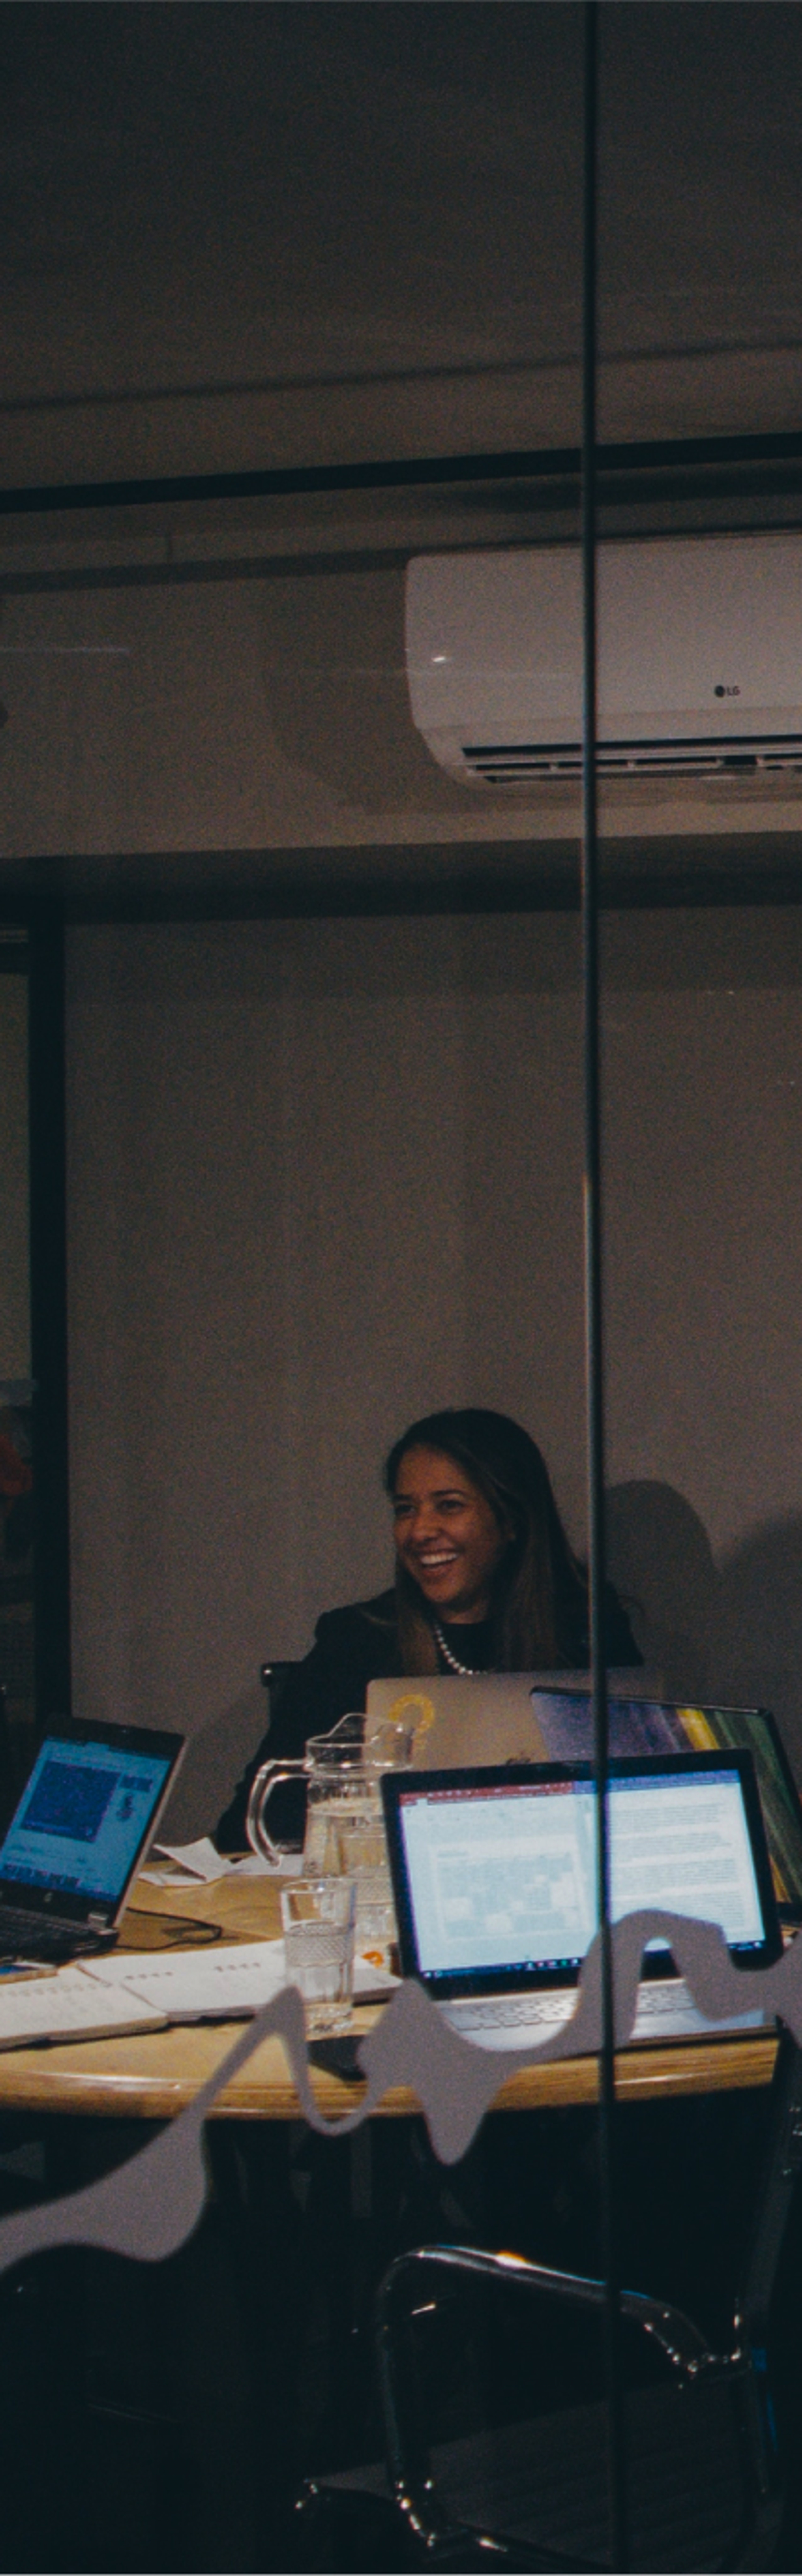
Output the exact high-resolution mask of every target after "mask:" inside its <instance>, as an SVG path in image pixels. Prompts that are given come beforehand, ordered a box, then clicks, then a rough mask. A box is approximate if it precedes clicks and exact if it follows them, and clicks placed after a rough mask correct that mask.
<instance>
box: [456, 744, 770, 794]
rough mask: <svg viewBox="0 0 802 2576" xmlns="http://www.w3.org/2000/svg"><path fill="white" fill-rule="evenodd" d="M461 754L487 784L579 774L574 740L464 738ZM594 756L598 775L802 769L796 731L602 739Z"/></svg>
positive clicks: (688, 774)
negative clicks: (772, 735)
mask: <svg viewBox="0 0 802 2576" xmlns="http://www.w3.org/2000/svg"><path fill="white" fill-rule="evenodd" d="M462 757H463V760H464V762H465V766H466V769H467V770H469V771H470V773H471V775H472V777H474V778H481V779H482V780H483V782H484V784H485V786H487V787H514V786H515V785H516V783H517V782H518V781H520V783H521V785H522V786H526V785H527V783H528V781H529V780H530V779H560V778H562V779H566V778H567V779H572V778H581V776H582V751H581V746H580V744H579V743H576V742H554V743H543V742H539V743H470V742H467V743H463V746H462ZM596 758H597V768H598V772H599V775H600V777H602V778H677V777H681V778H723V777H727V778H733V777H734V778H755V777H757V776H758V775H759V774H761V773H762V774H765V773H766V772H769V771H770V772H774V771H778V770H786V771H787V770H794V771H802V734H789V735H788V736H787V737H783V739H782V740H781V741H773V742H772V741H768V742H760V741H757V742H755V741H753V740H751V739H750V738H749V737H747V738H746V740H742V741H739V740H738V738H737V737H734V736H733V735H732V734H729V735H727V736H725V737H724V738H723V739H720V740H719V741H718V742H716V741H710V740H708V741H697V742H693V741H686V742H683V743H677V742H675V741H668V742H650V743H644V742H602V743H599V745H598V749H597V755H596Z"/></svg>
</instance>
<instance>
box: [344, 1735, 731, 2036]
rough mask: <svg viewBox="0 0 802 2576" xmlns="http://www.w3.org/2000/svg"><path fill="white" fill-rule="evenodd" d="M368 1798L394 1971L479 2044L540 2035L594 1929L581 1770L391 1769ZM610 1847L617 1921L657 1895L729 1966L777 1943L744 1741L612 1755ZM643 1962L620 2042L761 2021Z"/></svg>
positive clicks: (567, 1994)
mask: <svg viewBox="0 0 802 2576" xmlns="http://www.w3.org/2000/svg"><path fill="white" fill-rule="evenodd" d="M382 1798H383V1801H384V1809H385V1822H386V1827H387V1840H388V1848H389V1854H390V1866H391V1870H392V1876H393V1892H394V1896H395V1905H396V1913H397V1917H398V1933H399V1946H400V1952H401V1967H402V1971H403V1974H404V1976H407V1977H417V1978H418V1979H419V1981H420V1983H421V1984H422V1985H423V1986H424V1987H425V1988H426V1991H427V1993H429V1994H430V1995H431V1996H432V1997H433V1999H434V2000H435V2001H436V2002H437V2003H439V2004H440V2005H441V2007H442V2010H443V2013H444V2016H445V2018H446V2019H447V2020H448V2021H449V2022H450V2023H451V2024H452V2026H453V2027H454V2028H455V2029H459V2030H460V2031H462V2032H463V2033H464V2034H465V2036H466V2037H470V2038H475V2039H476V2040H477V2042H478V2043H479V2044H480V2045H481V2046H482V2047H486V2048H524V2047H526V2045H527V2044H528V2042H529V2041H530V2040H531V2041H532V2043H533V2044H534V2045H535V2046H538V2047H539V2046H540V2045H541V2044H542V2042H543V2040H544V2039H545V2038H546V2037H547V2035H548V2030H549V2027H560V2026H561V2025H562V2024H564V2023H565V2022H566V2021H567V2020H569V2019H570V2016H571V2014H572V2012H573V2010H574V2007H575V2003H576V1985H577V1980H578V1975H579V1969H580V1966H581V1962H582V1960H583V1958H584V1956H585V1953H586V1951H587V1949H588V1948H589V1945H590V1943H591V1941H592V1940H593V1937H594V1934H595V1931H596V1928H597V1908H596V1788H595V1783H594V1779H593V1774H592V1770H591V1767H590V1765H589V1764H587V1763H576V1762H575V1763H550V1764H547V1765H544V1766H542V1767H539V1768H538V1769H537V1770H532V1769H529V1768H524V1766H523V1765H517V1766H516V1765H505V1766H504V1767H503V1768H502V1767H501V1766H494V1767H492V1768H490V1769H488V1768H479V1767H476V1768H473V1769H470V1770H467V1769H466V1770H462V1771H454V1770H452V1771H440V1772H434V1771H425V1772H424V1771H419V1772H410V1771H406V1772H403V1771H400V1772H388V1773H386V1774H385V1776H384V1779H383V1781H382ZM610 1856H611V1890H612V1917H613V1921H614V1922H615V1921H618V1920H619V1919H620V1917H621V1916H622V1915H624V1914H628V1913H631V1912H633V1911H634V1910H639V1909H640V1908H641V1907H646V1906H651V1907H654V1906H660V1907H661V1908H664V1909H666V1910H668V1911H670V1912H672V1913H677V1914H687V1915H689V1916H693V1915H697V1916H703V1917H704V1918H706V1919H707V1920H708V1921H711V1920H712V1921H716V1922H720V1923H721V1925H722V1928H723V1930H724V1933H725V1936H726V1940H727V1943H728V1946H729V1950H730V1956H731V1958H732V1959H733V1960H734V1961H735V1962H736V1964H737V1963H738V1962H741V1963H742V1964H744V1965H746V1966H749V1967H750V1968H755V1967H760V1966H764V1965H765V1966H768V1965H769V1964H770V1962H771V1961H772V1960H774V1959H776V1958H778V1957H779V1956H780V1955H781V1951H782V1935H781V1932H780V1925H779V1919H778V1915H777V1909H776V1904H775V1900H774V1893H773V1888H772V1880H771V1869H770V1865H769V1856H768V1850H767V1847H766V1837H765V1832H764V1828H763V1822H762V1816H761V1811H760V1801H759V1798H758V1794H757V1787H756V1782H755V1773H754V1765H753V1762H752V1758H751V1755H750V1754H748V1753H743V1752H730V1753H724V1754H719V1753H698V1754H692V1753H686V1754H674V1755H666V1756H664V1757H663V1758H661V1759H659V1760H649V1759H640V1760H636V1759H632V1760H630V1761H619V1762H616V1763H614V1764H612V1765H611V1776H610ZM649 1969H650V1971H651V1973H650V1974H648V1975H647V1976H645V1977H644V1978H643V1980H642V1983H641V1986H640V1990H639V2004H638V2017H637V2022H636V2026H635V2031H634V2034H633V2042H634V2043H637V2042H640V2041H642V2040H646V2039H648V2040H659V2041H665V2040H666V2039H689V2038H706V2037H708V2036H709V2035H710V2033H711V2032H712V2031H715V2030H716V2029H721V2030H722V2031H723V2030H726V2032H727V2034H728V2035H733V2034H737V2033H738V2032H739V2031H742V2030H743V2031H745V2032H749V2031H754V2030H755V2029H759V2028H760V2027H761V2026H762V2023H763V2014H762V2012H761V2011H759V2010H757V2011H756V2010H754V2009H753V2010H750V2011H749V2012H745V2013H744V2014H743V2015H741V2016H739V2018H738V2019H737V2020H730V2021H727V2022H726V2023H721V2024H716V2023H714V2022H710V2021H708V2020H707V2019H706V2018H705V2016H704V2015H703V2014H702V2013H700V2012H699V2011H698V2009H697V2007H696V2005H695V2004H694V2002H693V1999H692V1997H691V1995H690V1994H689V1992H688V1989H687V1987H686V1986H685V1985H684V1983H683V1981H682V1979H681V1978H679V1977H677V1976H676V1974H675V1973H673V1961H672V1960H671V1957H670V1953H669V1952H668V1951H667V1950H666V1949H665V1947H664V1946H661V1945H658V1944H655V1945H654V1949H653V1955H652V1957H651V1958H650V1960H649Z"/></svg>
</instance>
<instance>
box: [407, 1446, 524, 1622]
mask: <svg viewBox="0 0 802 2576" xmlns="http://www.w3.org/2000/svg"><path fill="white" fill-rule="evenodd" d="M393 1514H394V1519H395V1543H396V1548H397V1550H398V1554H399V1556H400V1559H401V1563H402V1565H404V1566H406V1570H407V1573H408V1574H411V1575H412V1576H413V1578H414V1581H415V1582H416V1583H417V1584H418V1586H419V1588H420V1590H421V1592H422V1593H423V1595H424V1599H425V1600H426V1601H429V1602H430V1603H431V1606H432V1609H433V1610H440V1611H441V1612H442V1615H443V1618H444V1619H457V1620H463V1619H464V1620H469V1619H485V1618H486V1617H487V1613H488V1610H489V1608H490V1591H491V1585H492V1582H493V1576H494V1574H495V1572H496V1568H497V1566H498V1565H500V1563H501V1559H502V1557H503V1556H504V1555H506V1551H507V1548H508V1546H509V1543H510V1538H511V1536H512V1531H511V1530H507V1529H502V1528H500V1527H499V1523H498V1521H497V1519H496V1515H495V1512H494V1511H493V1509H492V1505H491V1504H490V1503H489V1502H488V1501H487V1497H486V1495H485V1494H483V1493H482V1491H481V1488H480V1486H479V1485H475V1484H474V1482H473V1478H472V1476H469V1475H468V1474H467V1473H466V1470H465V1468H464V1467H458V1466H457V1464H456V1461H455V1460H454V1459H453V1458H449V1457H448V1456H447V1455H446V1453H445V1451H444V1450H442V1449H407V1451H406V1453H405V1455H404V1457H403V1458H402V1460H401V1464H400V1467H399V1469H398V1474H397V1477H396V1482H395V1492H394V1495H393Z"/></svg>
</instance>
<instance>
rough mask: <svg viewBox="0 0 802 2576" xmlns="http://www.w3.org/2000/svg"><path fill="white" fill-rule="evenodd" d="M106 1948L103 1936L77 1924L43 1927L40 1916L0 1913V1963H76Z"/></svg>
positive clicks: (19, 1910)
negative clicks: (76, 1960)
mask: <svg viewBox="0 0 802 2576" xmlns="http://www.w3.org/2000/svg"><path fill="white" fill-rule="evenodd" d="M108 1946H109V1943H108V1935H107V1934H104V1933H102V1932H101V1933H97V1932H88V1931H87V1930H86V1928H85V1926H84V1925H82V1924H80V1923H60V1922H58V1921H57V1922H55V1923H51V1922H47V1923H44V1922H43V1921H42V1917H41V1914H26V1913H25V1910H24V1907H22V1906H15V1905H4V1906H3V1908H2V1911H1V1912H0V1959H77V1958H78V1957H79V1956H80V1955H81V1954H82V1953H83V1952H88V1951H92V1950H106V1949H108Z"/></svg>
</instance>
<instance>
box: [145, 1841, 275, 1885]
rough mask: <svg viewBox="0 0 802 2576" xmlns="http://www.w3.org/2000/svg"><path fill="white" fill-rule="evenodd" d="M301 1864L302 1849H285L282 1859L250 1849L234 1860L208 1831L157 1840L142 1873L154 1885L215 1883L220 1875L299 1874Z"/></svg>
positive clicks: (253, 1876) (222, 1876)
mask: <svg viewBox="0 0 802 2576" xmlns="http://www.w3.org/2000/svg"><path fill="white" fill-rule="evenodd" d="M162 1857H163V1858H164V1860H166V1861H167V1863H168V1867H167V1868H166V1869H164V1868H162V1867H161V1865H160V1863H161V1859H162ZM170 1862H172V1863H173V1866H172V1868H170V1867H169V1863H170ZM152 1863H155V1867H154V1866H152ZM301 1865H302V1864H301V1853H300V1852H283V1853H282V1856H281V1859H280V1860H278V1861H270V1860H266V1859H264V1858H263V1856H262V1854H261V1852H246V1854H245V1858H244V1860H231V1858H230V1856H229V1854H228V1852H219V1851H215V1847H214V1843H213V1842H212V1841H211V1839H210V1836H209V1835H208V1834H202V1835H201V1837H200V1840H199V1841H198V1842H195V1843H153V1844H152V1846H151V1861H149V1862H148V1864H147V1866H146V1868H145V1869H143V1870H141V1871H140V1877H142V1878H145V1879H149V1880H150V1883H151V1886H153V1887H186V1884H187V1880H190V1881H191V1883H192V1885H193V1886H195V1885H198V1884H201V1885H206V1886H211V1884H212V1882H213V1881H214V1879H216V1878H279V1877H282V1878H283V1877H286V1876H290V1877H295V1878H297V1876H298V1873H299V1870H300V1868H301Z"/></svg>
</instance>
